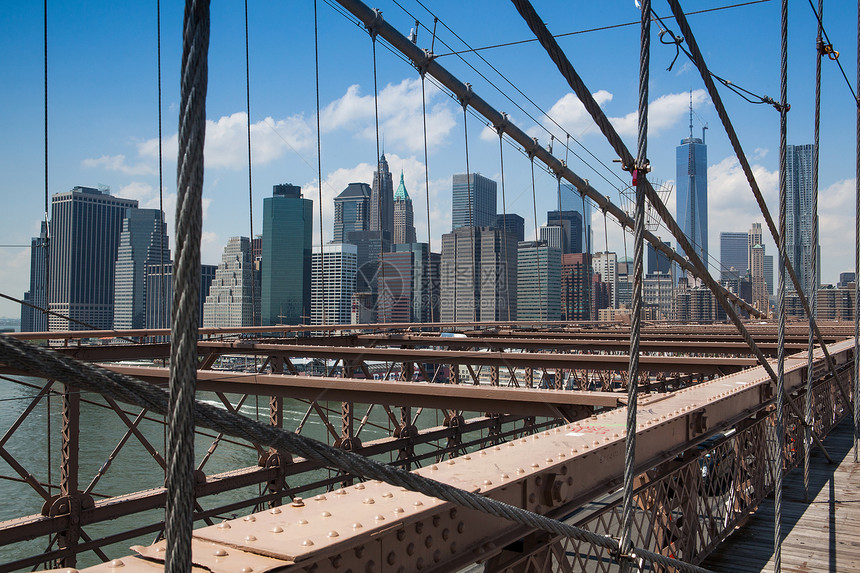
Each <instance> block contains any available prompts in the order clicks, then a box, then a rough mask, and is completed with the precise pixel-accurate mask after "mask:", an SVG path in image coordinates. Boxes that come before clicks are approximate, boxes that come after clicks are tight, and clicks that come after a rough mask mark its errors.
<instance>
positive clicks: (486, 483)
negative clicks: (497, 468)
mask: <svg viewBox="0 0 860 573" xmlns="http://www.w3.org/2000/svg"><path fill="white" fill-rule="evenodd" d="M484 485H493V482H491V481H490V480H488V479H485V480H484Z"/></svg>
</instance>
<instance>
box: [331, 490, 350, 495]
mask: <svg viewBox="0 0 860 573" xmlns="http://www.w3.org/2000/svg"><path fill="white" fill-rule="evenodd" d="M346 493H347V491H346V490H345V489H343V488H340V489H339V490H337V491H336V492H334V494H335V495H346Z"/></svg>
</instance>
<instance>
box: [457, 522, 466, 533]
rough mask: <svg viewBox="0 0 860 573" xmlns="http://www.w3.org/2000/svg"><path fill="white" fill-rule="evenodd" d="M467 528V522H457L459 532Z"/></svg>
mask: <svg viewBox="0 0 860 573" xmlns="http://www.w3.org/2000/svg"><path fill="white" fill-rule="evenodd" d="M465 530H466V524H465V523H463V522H462V521H461V522H460V523H458V524H457V533H463V531H465Z"/></svg>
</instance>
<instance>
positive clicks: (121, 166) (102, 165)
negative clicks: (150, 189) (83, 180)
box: [81, 154, 158, 175]
mask: <svg viewBox="0 0 860 573" xmlns="http://www.w3.org/2000/svg"><path fill="white" fill-rule="evenodd" d="M81 166H82V167H86V168H88V169H105V170H107V171H119V172H120V173H124V174H126V175H155V174H156V173H157V172H158V171H157V168H156V166H155V165H151V164H149V163H137V164H135V165H129V164H127V163H126V157H125V155H122V154H120V155H102V156H101V157H97V158H89V159H84V160H83V161H82V162H81Z"/></svg>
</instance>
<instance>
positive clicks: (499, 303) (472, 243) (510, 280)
mask: <svg viewBox="0 0 860 573" xmlns="http://www.w3.org/2000/svg"><path fill="white" fill-rule="evenodd" d="M440 283H441V297H442V298H441V320H442V322H454V321H499V320H509V319H510V320H513V319H515V318H516V316H517V309H516V305H517V243H516V238H515V237H514V236H513V235H512V234H510V233H508V232H506V231H505V230H503V229H497V228H494V227H479V228H475V227H460V228H458V229H455V230H454V231H452V232H451V233H446V234H444V235H442V257H441V268H440Z"/></svg>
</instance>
